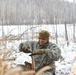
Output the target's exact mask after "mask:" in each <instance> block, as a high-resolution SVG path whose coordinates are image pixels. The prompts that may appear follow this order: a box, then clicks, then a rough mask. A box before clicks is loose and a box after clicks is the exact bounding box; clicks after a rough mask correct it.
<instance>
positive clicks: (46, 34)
mask: <svg viewBox="0 0 76 75" xmlns="http://www.w3.org/2000/svg"><path fill="white" fill-rule="evenodd" d="M49 36H50V33H49V32H48V31H46V30H42V31H40V32H39V38H42V39H45V40H48V41H49Z"/></svg>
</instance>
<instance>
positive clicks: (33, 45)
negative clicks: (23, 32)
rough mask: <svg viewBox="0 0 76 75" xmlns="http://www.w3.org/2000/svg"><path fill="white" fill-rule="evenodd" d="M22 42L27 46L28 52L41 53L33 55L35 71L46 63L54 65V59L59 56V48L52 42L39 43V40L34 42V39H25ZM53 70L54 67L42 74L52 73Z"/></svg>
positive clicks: (48, 74) (51, 74)
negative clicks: (25, 40)
mask: <svg viewBox="0 0 76 75" xmlns="http://www.w3.org/2000/svg"><path fill="white" fill-rule="evenodd" d="M22 44H23V46H24V45H27V46H29V48H30V52H35V53H36V54H39V53H40V54H41V55H40V54H39V55H35V56H34V58H35V70H36V71H38V70H39V69H41V68H42V67H44V66H47V65H49V66H51V65H52V66H53V65H54V66H55V61H57V60H58V59H59V58H60V57H61V50H60V49H59V47H58V46H57V45H56V44H53V43H52V42H47V43H46V44H44V45H40V44H39V42H36V41H27V42H23V43H22ZM20 46H21V44H20ZM21 48H22V47H21ZM21 51H22V50H21ZM23 52H24V51H23ZM26 52H27V51H25V53H26ZM54 72H55V69H52V70H47V71H46V72H44V73H43V74H42V75H53V73H54Z"/></svg>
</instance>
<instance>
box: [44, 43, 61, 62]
mask: <svg viewBox="0 0 76 75" xmlns="http://www.w3.org/2000/svg"><path fill="white" fill-rule="evenodd" d="M45 53H46V54H47V56H48V57H49V58H50V59H52V60H54V61H58V59H59V58H60V57H61V50H60V49H59V47H58V46H56V45H55V44H53V45H52V46H50V47H49V48H47V49H45Z"/></svg>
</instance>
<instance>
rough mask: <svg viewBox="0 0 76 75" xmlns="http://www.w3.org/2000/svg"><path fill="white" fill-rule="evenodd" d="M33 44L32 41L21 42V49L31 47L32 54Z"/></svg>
mask: <svg viewBox="0 0 76 75" xmlns="http://www.w3.org/2000/svg"><path fill="white" fill-rule="evenodd" d="M32 44H33V42H32V41H26V42H21V43H20V45H19V49H20V48H22V47H21V46H26V45H27V46H28V47H29V50H30V51H31V52H32V48H33V46H32Z"/></svg>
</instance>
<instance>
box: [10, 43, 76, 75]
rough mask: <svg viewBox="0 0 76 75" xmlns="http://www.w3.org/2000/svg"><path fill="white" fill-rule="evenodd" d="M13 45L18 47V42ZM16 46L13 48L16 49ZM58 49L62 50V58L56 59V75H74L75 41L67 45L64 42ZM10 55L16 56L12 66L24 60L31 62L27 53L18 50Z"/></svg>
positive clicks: (75, 60)
mask: <svg viewBox="0 0 76 75" xmlns="http://www.w3.org/2000/svg"><path fill="white" fill-rule="evenodd" d="M15 46H16V47H18V44H17V45H15ZM16 47H15V49H13V50H16ZM17 49H18V48H17ZM60 49H61V51H62V58H61V59H60V60H59V61H56V75H74V74H73V73H74V72H73V71H74V68H73V67H74V65H75V63H76V43H70V45H69V46H68V47H67V46H66V44H65V46H64V47H63V46H61V47H60ZM11 56H12V57H13V56H15V57H16V59H15V61H13V65H14V66H16V65H17V64H24V61H28V62H30V63H31V57H30V56H29V54H25V53H23V52H20V53H12V55H11Z"/></svg>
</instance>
